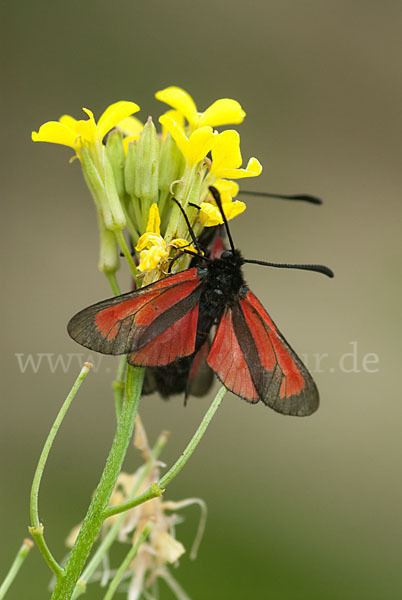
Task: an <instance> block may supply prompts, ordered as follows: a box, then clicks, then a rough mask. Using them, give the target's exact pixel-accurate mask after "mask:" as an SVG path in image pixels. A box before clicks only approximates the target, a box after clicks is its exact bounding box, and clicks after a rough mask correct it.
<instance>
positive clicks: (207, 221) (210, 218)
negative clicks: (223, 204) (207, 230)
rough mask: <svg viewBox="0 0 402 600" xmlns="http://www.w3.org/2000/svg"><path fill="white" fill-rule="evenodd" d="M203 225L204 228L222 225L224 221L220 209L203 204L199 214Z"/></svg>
mask: <svg viewBox="0 0 402 600" xmlns="http://www.w3.org/2000/svg"><path fill="white" fill-rule="evenodd" d="M225 214H226V213H225ZM199 218H200V221H201V225H203V226H204V227H214V226H215V225H222V223H223V219H222V215H221V212H220V210H219V208H217V207H216V206H214V205H213V204H210V203H209V202H201V210H200V212H199Z"/></svg>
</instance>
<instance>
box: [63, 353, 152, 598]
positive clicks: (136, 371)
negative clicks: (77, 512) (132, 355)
mask: <svg viewBox="0 0 402 600" xmlns="http://www.w3.org/2000/svg"><path fill="white" fill-rule="evenodd" d="M143 379H144V369H142V368H134V367H131V366H130V365H129V366H128V369H127V376H126V393H125V402H124V406H123V410H122V412H121V415H120V420H119V423H118V425H117V429H116V433H115V437H114V440H113V444H112V447H111V449H110V453H109V456H108V458H107V461H106V465H105V468H104V470H103V473H102V476H101V479H100V481H99V484H98V487H97V488H96V491H95V494H94V496H93V498H92V501H91V503H90V505H89V508H88V512H87V514H86V516H85V518H84V521H83V524H82V526H81V529H80V532H79V534H78V537H77V540H76V542H75V544H74V546H73V548H72V550H71V553H70V555H69V557H68V559H67V562H66V565H65V567H64V573H63V576H62V577H61V578H60V579H59V580H58V581H57V582H56V586H55V588H54V592H53V595H52V600H70V598H71V596H72V595H73V592H74V588H75V586H76V583H77V581H78V579H79V577H80V575H81V572H82V569H83V568H84V565H85V563H86V561H87V558H88V555H89V553H90V551H91V549H92V546H93V544H94V542H95V540H96V538H97V536H98V534H99V531H100V530H101V527H102V525H103V521H104V518H105V515H104V513H105V508H106V507H107V504H108V502H109V498H110V496H111V494H112V491H113V488H114V486H115V483H116V479H117V477H118V474H119V473H120V470H121V467H122V464H123V460H124V457H125V455H126V452H127V448H128V445H129V443H130V440H131V437H132V433H133V429H134V423H135V417H136V415H137V409H138V402H139V398H140V395H141V389H142V382H143Z"/></svg>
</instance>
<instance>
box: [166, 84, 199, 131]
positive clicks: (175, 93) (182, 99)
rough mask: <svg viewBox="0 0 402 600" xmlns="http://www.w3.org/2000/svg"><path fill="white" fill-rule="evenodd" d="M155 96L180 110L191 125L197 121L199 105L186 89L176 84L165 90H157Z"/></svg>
mask: <svg viewBox="0 0 402 600" xmlns="http://www.w3.org/2000/svg"><path fill="white" fill-rule="evenodd" d="M155 98H156V99H157V100H160V101H161V102H166V104H169V106H171V107H172V108H174V109H176V110H178V111H179V112H180V113H181V114H182V115H184V116H185V118H186V119H187V121H188V122H189V123H190V125H192V124H193V123H195V122H196V121H197V119H198V113H197V107H196V105H195V103H194V100H193V99H192V97H191V96H190V94H188V93H187V92H186V91H185V90H182V89H181V88H179V87H175V86H171V87H167V88H165V89H164V90H160V91H159V92H156V94H155Z"/></svg>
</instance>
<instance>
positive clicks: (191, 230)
mask: <svg viewBox="0 0 402 600" xmlns="http://www.w3.org/2000/svg"><path fill="white" fill-rule="evenodd" d="M172 200H173V202H176V204H177V206H178V207H179V209H180V212H181V214H182V215H183V218H184V220H185V222H186V225H187V228H188V231H189V233H190V236H191V239H192V242H193V244H194V248H196V249H197V251H198V253H199V254H201V255H202V250H201V248H200V245H199V243H198V241H197V238H196V236H195V233H194V231H193V228H192V227H191V225H190V221H189V220H188V216H187V214H186V211H185V210H184V208H183V207H182V205H181V204H180V202H179V201H178V200H176V198H174V197H172Z"/></svg>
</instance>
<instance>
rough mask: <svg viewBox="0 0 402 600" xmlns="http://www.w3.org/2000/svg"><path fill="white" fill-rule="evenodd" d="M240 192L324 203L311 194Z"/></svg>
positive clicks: (264, 196)
mask: <svg viewBox="0 0 402 600" xmlns="http://www.w3.org/2000/svg"><path fill="white" fill-rule="evenodd" d="M239 194H246V195H247V196H259V197H261V198H280V199H282V200H300V201H301V202H309V203H310V204H322V200H321V199H320V198H317V197H316V196H311V195H310V194H293V195H288V194H271V193H269V192H254V191H251V190H250V191H246V190H240V192H239Z"/></svg>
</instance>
